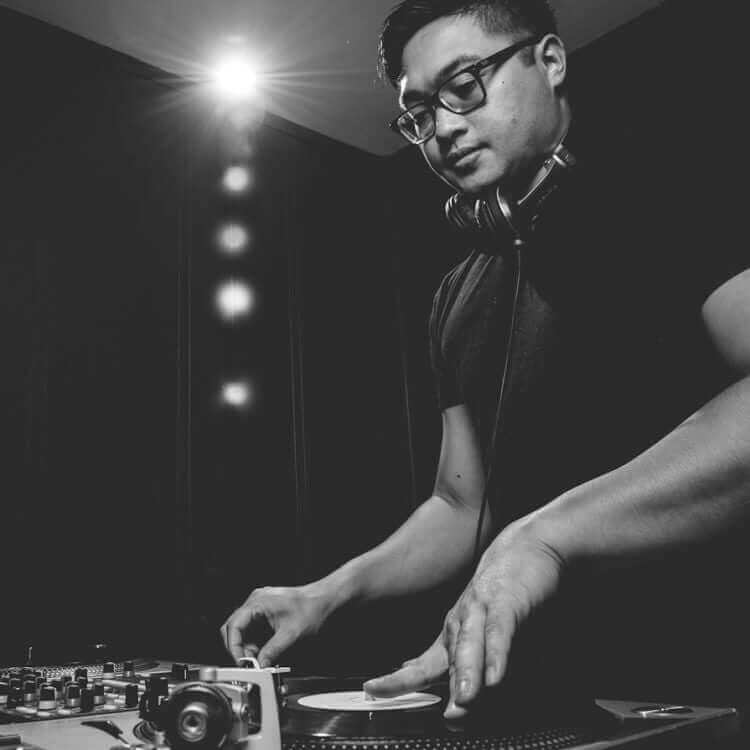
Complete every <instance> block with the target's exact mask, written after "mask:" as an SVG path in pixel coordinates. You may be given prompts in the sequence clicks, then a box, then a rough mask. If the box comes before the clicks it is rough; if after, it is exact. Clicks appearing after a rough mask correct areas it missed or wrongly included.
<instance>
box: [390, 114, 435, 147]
mask: <svg viewBox="0 0 750 750" xmlns="http://www.w3.org/2000/svg"><path fill="white" fill-rule="evenodd" d="M396 125H397V126H398V129H399V130H400V131H401V133H403V135H404V137H405V138H406V139H407V140H409V141H411V142H412V143H419V142H421V141H426V140H427V139H428V138H429V137H430V136H431V135H432V128H433V125H434V119H433V116H432V110H431V109H430V108H429V107H425V106H422V105H417V106H416V107H412V108H411V109H407V110H406V112H403V113H402V114H401V115H400V116H399V118H398V119H397V120H396Z"/></svg>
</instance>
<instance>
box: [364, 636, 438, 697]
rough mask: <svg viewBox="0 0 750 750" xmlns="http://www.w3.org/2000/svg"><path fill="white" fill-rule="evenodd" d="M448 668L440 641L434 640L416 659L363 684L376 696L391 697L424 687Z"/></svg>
mask: <svg viewBox="0 0 750 750" xmlns="http://www.w3.org/2000/svg"><path fill="white" fill-rule="evenodd" d="M447 669H448V655H447V653H446V651H445V647H444V646H443V644H442V642H437V641H436V642H435V643H434V644H433V645H432V646H431V647H430V648H429V649H428V650H427V651H425V652H424V654H422V656H420V657H419V658H417V659H413V660H412V661H410V662H407V663H406V664H405V665H404V666H403V667H401V668H400V669H397V670H396V671H395V672H392V673H391V674H388V675H384V676H382V677H375V678H374V679H372V680H368V681H367V682H365V684H364V685H363V688H364V690H365V692H366V693H369V694H370V695H372V696H375V697H376V698H392V697H393V696H396V695H403V694H404V693H411V692H413V691H414V690H420V689H422V688H425V687H427V686H429V685H432V684H433V683H435V682H437V680H438V679H439V678H440V677H442V676H443V675H444V674H445V672H446V670H447Z"/></svg>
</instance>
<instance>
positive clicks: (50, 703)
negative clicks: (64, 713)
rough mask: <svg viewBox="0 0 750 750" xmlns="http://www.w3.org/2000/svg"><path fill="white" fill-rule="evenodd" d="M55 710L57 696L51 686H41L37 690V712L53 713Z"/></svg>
mask: <svg viewBox="0 0 750 750" xmlns="http://www.w3.org/2000/svg"><path fill="white" fill-rule="evenodd" d="M56 708H57V695H56V693H55V688H54V687H53V686H52V685H42V686H41V687H40V688H39V710H40V711H54V710H55V709H56Z"/></svg>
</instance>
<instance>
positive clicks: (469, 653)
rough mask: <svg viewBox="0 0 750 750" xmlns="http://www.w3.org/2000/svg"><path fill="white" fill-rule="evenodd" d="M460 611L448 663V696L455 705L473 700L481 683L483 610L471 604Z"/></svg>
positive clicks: (482, 681) (477, 605)
mask: <svg viewBox="0 0 750 750" xmlns="http://www.w3.org/2000/svg"><path fill="white" fill-rule="evenodd" d="M462 615H463V616H462V619H461V628H460V629H459V631H458V635H457V637H456V643H455V649H454V651H453V663H452V665H451V666H452V667H453V680H452V684H451V697H452V698H453V699H454V701H455V703H457V704H458V705H459V706H465V705H466V704H467V703H469V702H471V701H472V700H474V698H476V696H477V695H478V693H479V691H480V690H481V689H482V687H483V686H484V649H485V646H484V633H485V610H484V607H482V606H481V605H479V604H472V605H471V606H469V607H467V609H466V610H465V612H463V613H462Z"/></svg>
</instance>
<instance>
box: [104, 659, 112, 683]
mask: <svg viewBox="0 0 750 750" xmlns="http://www.w3.org/2000/svg"><path fill="white" fill-rule="evenodd" d="M114 676H115V665H114V662H111V661H105V662H104V668H103V669H102V677H103V678H104V679H105V680H112V679H114Z"/></svg>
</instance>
